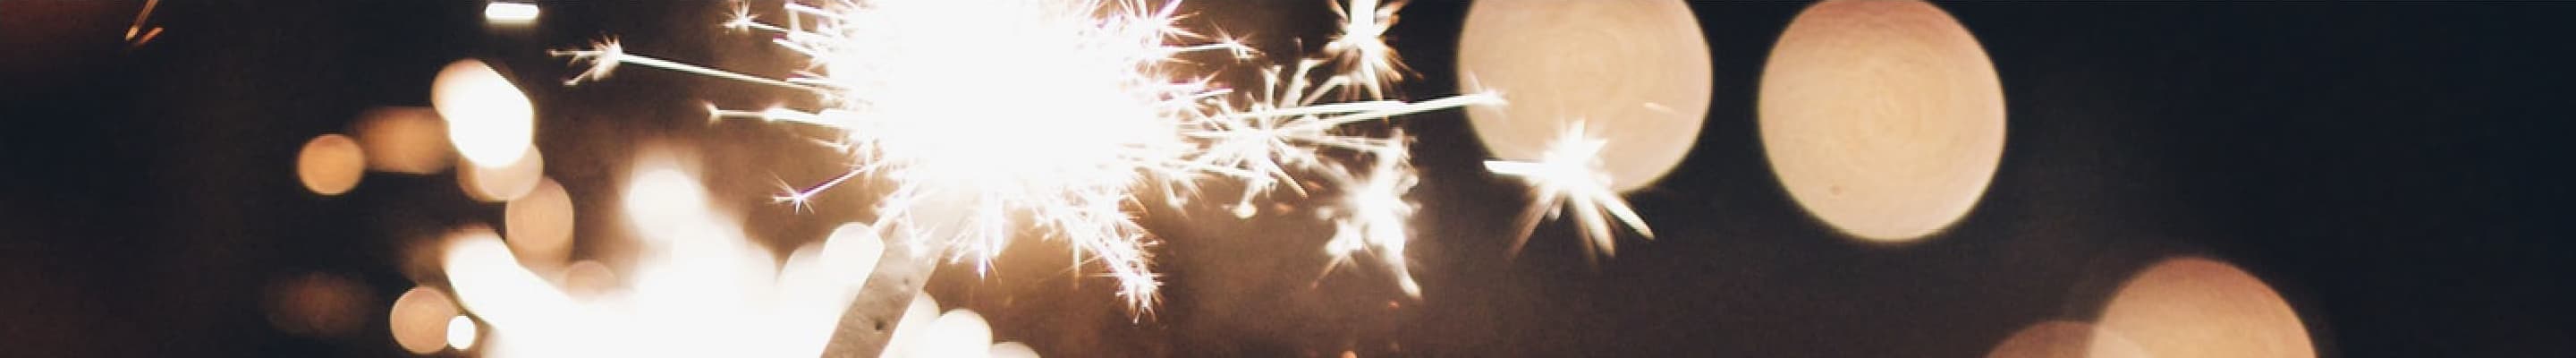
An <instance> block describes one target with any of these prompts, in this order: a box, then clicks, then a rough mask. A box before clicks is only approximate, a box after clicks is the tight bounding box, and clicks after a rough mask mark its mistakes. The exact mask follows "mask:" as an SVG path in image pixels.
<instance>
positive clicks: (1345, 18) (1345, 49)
mask: <svg viewBox="0 0 2576 358" xmlns="http://www.w3.org/2000/svg"><path fill="white" fill-rule="evenodd" d="M1403 7H1404V1H1402V0H1396V1H1388V2H1386V3H1384V4H1382V5H1381V4H1380V3H1379V1H1378V0H1350V6H1348V9H1345V8H1344V6H1342V5H1341V4H1340V3H1333V12H1334V13H1335V14H1339V15H1341V16H1342V33H1341V34H1340V35H1337V36H1335V37H1334V38H1333V40H1332V42H1327V43H1325V44H1324V52H1325V53H1329V54H1332V55H1333V58H1334V59H1335V60H1336V61H1339V62H1341V64H1342V69H1343V71H1344V72H1345V73H1344V74H1343V76H1347V77H1348V81H1346V82H1345V83H1343V86H1345V87H1350V88H1352V89H1355V90H1357V91H1352V92H1345V94H1347V95H1351V96H1354V97H1356V96H1360V95H1365V96H1366V97H1367V98H1385V97H1386V94H1385V91H1386V90H1385V87H1387V86H1391V85H1394V84H1395V83H1396V82H1401V81H1403V80H1404V79H1406V78H1407V77H1410V76H1411V75H1410V72H1411V71H1412V69H1411V68H1409V67H1407V66H1405V65H1404V60H1403V59H1402V58H1400V57H1399V56H1397V55H1396V53H1395V48H1394V47H1393V46H1388V45H1387V43H1386V31H1387V29H1389V28H1392V27H1394V26H1395V20H1396V16H1395V13H1396V10H1398V9H1401V8H1403Z"/></svg>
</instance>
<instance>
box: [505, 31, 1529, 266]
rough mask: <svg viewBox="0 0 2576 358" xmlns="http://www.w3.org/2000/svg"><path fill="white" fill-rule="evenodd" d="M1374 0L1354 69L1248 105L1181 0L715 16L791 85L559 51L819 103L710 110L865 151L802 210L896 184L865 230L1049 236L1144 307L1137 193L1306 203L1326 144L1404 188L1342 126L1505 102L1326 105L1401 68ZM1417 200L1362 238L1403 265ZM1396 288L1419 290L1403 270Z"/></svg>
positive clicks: (1391, 146)
mask: <svg viewBox="0 0 2576 358" xmlns="http://www.w3.org/2000/svg"><path fill="white" fill-rule="evenodd" d="M1375 3H1376V2H1375V1H1369V0H1360V1H1358V2H1356V3H1354V4H1353V5H1354V6H1355V7H1357V8H1360V9H1363V10H1373V11H1371V13H1369V14H1363V15H1361V16H1347V17H1349V18H1351V19H1352V20H1349V21H1350V23H1349V24H1348V28H1347V29H1346V31H1345V34H1344V35H1343V36H1342V37H1340V38H1338V39H1336V40H1335V41H1334V42H1333V44H1332V45H1329V46H1327V47H1326V52H1327V53H1330V54H1333V55H1334V56H1338V58H1340V59H1341V60H1343V61H1356V65H1352V66H1343V67H1344V68H1346V70H1345V71H1346V73H1338V74H1330V75H1328V76H1325V79H1324V81H1322V82H1321V83H1322V85H1321V86H1314V85H1312V84H1313V82H1312V79H1311V78H1310V77H1309V73H1308V70H1309V69H1311V68H1313V67H1315V66H1317V65H1318V63H1319V61H1320V60H1313V59H1300V60H1299V61H1298V62H1297V63H1296V65H1295V70H1294V71H1291V72H1289V73H1287V75H1286V77H1280V75H1281V74H1280V73H1279V71H1278V69H1277V67H1276V65H1268V66H1259V68H1269V72H1268V73H1269V74H1270V75H1271V76H1270V77H1271V80H1270V81H1266V83H1264V86H1263V88H1261V89H1262V90H1263V91H1262V92H1263V93H1258V94H1254V95H1253V96H1251V97H1249V98H1236V97H1234V96H1235V95H1237V93H1236V92H1234V91H1233V90H1232V89H1230V88H1228V87H1227V86H1225V85H1224V84H1221V83H1213V82H1212V81H1211V80H1209V79H1208V78H1212V77H1216V76H1214V74H1208V73H1182V72H1183V71H1184V69H1187V68H1192V67H1190V66H1183V65H1186V64H1185V63H1182V62H1181V60H1179V59H1178V58H1177V57H1179V56H1184V55H1188V54H1193V53H1210V54H1227V55H1231V57H1232V58H1234V59H1237V60H1240V61H1254V60H1261V58H1259V57H1257V56H1255V55H1256V54H1255V52H1254V51H1252V49H1251V48H1250V47H1248V46H1246V45H1243V44H1242V42H1241V41H1240V40H1239V39H1235V38H1227V37H1220V36H1206V35H1201V34H1199V33H1197V32H1193V31H1189V30H1185V29H1183V28H1181V27H1180V26H1178V25H1177V24H1176V23H1177V22H1179V20H1182V19H1184V18H1186V17H1185V16H1182V15H1179V14H1178V12H1177V9H1179V7H1180V4H1179V1H1177V0H1172V1H1162V2H1153V1H1149V0H838V1H830V2H828V3H824V4H820V5H807V4H800V3H796V2H790V3H789V4H787V5H786V6H785V8H786V10H787V16H786V17H785V18H784V19H782V20H784V21H783V22H784V23H785V25H778V24H776V23H771V22H763V21H761V20H760V19H756V18H754V17H753V15H752V13H751V12H750V11H748V9H744V10H742V11H737V12H736V16H735V18H734V19H732V20H731V21H728V22H726V23H725V26H726V27H728V28H730V29H734V30H738V31H750V32H757V33H763V34H769V35H774V36H776V37H775V39H774V40H773V41H772V43H773V44H775V45H777V46H779V47H780V48H783V49H786V50H788V51H791V52H794V53H798V54H802V55H803V56H805V57H807V59H808V62H809V64H808V65H809V66H808V68H807V69H806V70H804V71H802V72H800V74H799V75H797V76H794V77H792V78H786V79H771V78H763V77H757V76H750V75H745V74H740V73H735V72H729V71H722V70H715V69H709V68H704V67H698V66H693V65H688V64H683V63H678V62H673V61H667V60H661V59H655V58H651V57H646V56H640V55H635V54H630V53H626V52H625V51H624V50H623V49H622V48H620V47H619V46H618V45H617V44H616V43H615V42H614V41H603V42H601V43H599V44H596V45H595V46H594V47H593V48H590V49H584V50H569V51H557V52H556V53H557V54H558V55H561V56H570V57H573V58H574V59H575V60H576V61H590V62H591V63H592V66H593V67H591V68H590V69H589V70H588V71H586V72H584V73H583V74H582V76H580V77H576V78H574V79H573V80H575V81H576V82H577V81H580V80H584V79H588V80H598V79H600V78H601V77H603V76H606V75H608V73H609V71H611V70H613V69H615V68H616V66H618V65H620V64H632V65H642V66H648V67H656V68H662V69H669V70H676V71H681V72H686V73H692V74H698V75H705V76H710V77H715V78H722V79H727V80H734V81H741V82H747V83H755V84H761V85H767V86H772V87H778V88H785V89H791V90H795V91H799V92H801V93H807V94H811V95H814V96H816V97H817V98H818V99H820V100H822V103H824V104H825V105H824V106H823V108H821V109H819V110H798V109H787V108H766V109H758V110H724V109H717V110H714V111H713V114H714V115H715V116H717V117H719V118H732V119H748V120H761V121H783V122H789V123H801V124H808V125H819V126H826V127H831V128H837V129H841V130H842V131H843V133H845V137H844V138H839V144H841V145H842V146H843V147H844V148H847V149H848V151H849V152H850V153H851V154H852V155H853V156H855V157H856V159H857V160H856V162H857V163H860V164H859V165H858V166H857V168H853V169H851V170H850V172H849V173H848V174H845V175H842V176H839V177H836V178H832V179H829V180H825V181H822V182H821V184H818V185H813V186H810V187H807V188H804V189H799V190H794V191H792V192H790V193H786V194H783V195H781V196H780V198H781V200H783V201H788V202H793V203H795V204H797V205H805V204H806V203H805V202H806V201H807V200H809V199H810V198H812V197H813V195H814V193H816V192H819V191H823V190H828V189H831V188H832V187H835V186H838V185H842V184H844V183H846V182H848V181H850V180H860V179H870V180H884V181H886V182H889V183H892V184H893V187H895V189H894V190H893V191H892V192H890V193H888V194H886V195H885V196H884V197H881V198H880V199H879V200H877V202H876V203H875V207H876V209H877V210H876V214H877V216H878V218H877V222H876V223H875V224H874V225H873V227H875V228H877V229H878V230H883V231H888V233H886V234H887V235H893V237H899V238H906V239H910V240H915V242H914V243H915V244H916V245H913V246H914V247H937V248H946V253H947V254H948V255H949V256H948V257H949V258H950V259H951V260H963V259H974V260H976V261H977V262H978V264H981V265H989V262H990V260H991V259H992V258H993V255H996V254H999V253H1000V252H1001V250H1002V248H1003V247H1005V246H1007V244H1008V243H1009V241H1010V239H1011V238H1012V237H1014V236H1017V234H1019V233H1021V230H1022V229H1024V228H1031V227H1034V228H1038V229H1042V231H1044V232H1045V233H1046V235H1047V236H1051V237H1059V238H1063V239H1066V240H1070V241H1071V242H1072V243H1073V244H1074V245H1073V246H1074V247H1075V249H1076V250H1075V252H1074V253H1073V254H1074V255H1076V256H1077V257H1078V258H1080V259H1082V260H1084V261H1086V262H1096V263H1099V264H1100V265H1101V266H1103V267H1104V269H1105V270H1106V271H1107V273H1108V276H1109V277H1113V278H1115V279H1116V280H1117V281H1118V282H1119V283H1120V287H1121V291H1120V292H1121V293H1120V294H1121V295H1122V296H1124V297H1125V298H1127V299H1128V302H1129V303H1130V304H1131V306H1132V307H1131V308H1133V309H1135V310H1137V311H1139V312H1142V311H1144V310H1146V309H1149V308H1151V305H1152V304H1153V302H1154V297H1155V290H1156V288H1157V287H1158V286H1159V283H1158V282H1157V280H1156V275H1155V273H1154V272H1153V270H1152V267H1151V265H1152V264H1151V260H1150V259H1151V255H1150V254H1149V253H1148V251H1147V248H1148V247H1149V246H1151V245H1152V244H1153V242H1154V240H1155V239H1154V238H1153V236H1152V235H1151V234H1150V233H1147V232H1146V231H1145V230H1144V229H1143V228H1142V227H1141V226H1139V225H1138V224H1137V222H1136V220H1135V218H1134V215H1135V214H1134V212H1135V211H1137V210H1138V208H1136V207H1135V206H1136V204H1137V203H1138V200H1137V199H1138V196H1139V194H1140V193H1141V192H1146V191H1151V190H1161V192H1160V194H1161V195H1164V196H1165V197H1166V198H1168V199H1171V200H1169V201H1170V202H1172V203H1173V204H1175V205H1177V204H1180V203H1183V202H1186V201H1188V199H1189V198H1190V197H1192V196H1194V195H1195V194H1198V191H1199V189H1198V187H1197V184H1196V181H1198V180H1205V179H1210V178H1214V179H1226V180H1239V181H1242V182H1244V183H1245V184H1246V185H1245V186H1246V187H1247V188H1246V189H1245V192H1244V193H1242V196H1241V198H1242V200H1241V201H1240V202H1238V204H1237V206H1236V209H1237V210H1238V213H1241V214H1244V215H1246V216H1249V215H1250V214H1251V211H1250V208H1251V207H1252V206H1251V205H1249V204H1250V201H1251V200H1252V198H1254V197H1258V196H1261V195H1263V194H1267V193H1269V192H1272V191H1274V190H1275V189H1276V188H1279V187H1281V186H1283V185H1284V186H1286V187H1288V188H1292V189H1295V190H1297V191H1298V192H1299V193H1300V194H1301V195H1302V194H1303V189H1302V188H1301V186H1300V185H1298V184H1297V182H1296V178H1295V176H1294V175H1295V174H1297V173H1303V172H1314V171H1318V170H1316V169H1319V168H1326V167H1325V166H1324V164H1323V163H1325V161H1323V160H1319V158H1318V156H1319V154H1318V151H1321V150H1326V149H1334V150H1350V151H1353V152H1357V153H1366V154H1371V155H1376V156H1378V157H1379V158H1378V159H1376V162H1377V163H1381V165H1379V168H1375V170H1372V173H1371V175H1370V178H1371V180H1373V181H1390V180H1394V179H1391V178H1398V177H1402V178H1407V179H1403V180H1404V181H1405V182H1407V183H1409V181H1410V180H1411V179H1409V178H1410V177H1411V175H1412V174H1411V170H1412V169H1411V168H1410V167H1409V166H1406V165H1405V164H1403V160H1402V159H1401V158H1402V151H1403V147H1402V146H1401V145H1398V144H1397V143H1400V139H1398V138H1378V137H1369V136H1365V135H1359V134H1350V133H1344V129H1343V128H1341V127H1343V126H1345V125H1347V124H1351V123H1358V122H1364V121H1373V120H1384V119H1388V118H1389V117H1393V116H1398V115H1404V114H1411V113H1416V112H1423V111H1431V110H1439V109H1446V108H1454V107H1458V106H1464V105H1472V104H1500V103H1501V100H1500V98H1499V97H1497V96H1494V95H1489V94H1471V95H1464V96H1456V97H1448V98H1443V99H1437V100H1431V101H1424V102H1404V101H1393V100H1373V101H1364V102H1348V103H1318V101H1316V99H1317V98H1319V97H1322V96H1323V95H1324V94H1325V93H1327V92H1328V91H1333V90H1340V91H1365V92H1366V93H1367V95H1368V96H1369V97H1370V98H1380V97H1381V96H1382V95H1380V94H1379V93H1380V92H1381V91H1383V90H1382V88H1381V86H1382V85H1384V84H1385V83H1391V82H1393V81H1395V80H1397V79H1399V78H1401V76H1399V75H1396V72H1395V71H1397V70H1400V69H1401V65H1400V64H1397V63H1396V62H1395V59H1394V55H1393V51H1392V49H1390V48H1388V47H1387V46H1386V44H1385V43H1384V42H1383V41H1380V40H1378V39H1377V38H1378V36H1379V35H1380V34H1383V33H1384V31H1385V27H1384V26H1385V25H1387V24H1389V23H1391V22H1392V21H1393V20H1394V14H1393V13H1394V10H1395V7H1394V6H1387V7H1378V6H1376V4H1375ZM1345 94H1346V97H1357V96H1349V95H1348V93H1347V92H1346V93H1345ZM1238 102H1243V103H1247V104H1238ZM1390 156H1391V157H1390ZM1322 171H1323V172H1332V171H1330V170H1322ZM1364 186H1368V187H1370V188H1367V189H1360V190H1359V191H1356V192H1355V193H1367V194H1369V195H1381V196H1385V198H1381V199H1371V200H1358V201H1355V202H1367V203H1374V202H1376V201H1381V200H1394V201H1398V202H1400V201H1401V199H1400V198H1397V196H1399V195H1400V193H1401V192H1402V191H1403V186H1405V185H1398V186H1394V187H1389V188H1377V186H1383V185H1381V184H1376V183H1375V182H1372V183H1371V184H1365V185H1364ZM1365 205H1379V204H1365ZM1389 205H1392V204H1389ZM1410 205H1411V204H1410V203H1402V204H1401V205H1393V206H1397V207H1402V210H1390V209H1388V208H1376V209H1358V210H1355V211H1353V212H1355V213H1359V214H1360V215H1361V216H1360V217H1357V219H1355V220H1360V222H1364V223H1365V224H1363V226H1366V227H1368V228H1369V229H1367V230H1365V231H1368V232H1392V233H1394V234H1392V238H1381V237H1380V236H1386V235H1375V234H1372V235H1362V236H1364V237H1367V239H1364V240H1363V241H1365V242H1368V243H1369V244H1370V245H1371V246H1373V247H1375V248H1376V249H1375V250H1377V251H1380V252H1379V254H1380V255H1383V256H1384V257H1388V261H1389V263H1390V264H1393V265H1396V266H1398V267H1399V268H1398V270H1399V272H1401V268H1400V267H1401V266H1402V262H1403V261H1402V255H1401V252H1402V249H1401V245H1402V242H1403V238H1402V232H1403V229H1402V225H1403V223H1402V219H1401V218H1402V217H1403V216H1404V215H1406V214H1409V212H1410V211H1411V209H1410ZM1336 242H1337V243H1339V242H1343V240H1340V239H1336ZM1337 245H1339V244H1337ZM1344 252H1347V250H1346V251H1344ZM1404 284H1405V285H1406V289H1407V291H1408V292H1412V291H1414V290H1415V289H1414V288H1412V285H1411V280H1410V279H1406V280H1405V281H1404Z"/></svg>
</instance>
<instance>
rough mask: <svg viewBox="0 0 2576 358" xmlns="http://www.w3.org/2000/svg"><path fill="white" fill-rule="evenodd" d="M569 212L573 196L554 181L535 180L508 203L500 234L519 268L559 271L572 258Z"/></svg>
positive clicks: (571, 227) (571, 225)
mask: <svg viewBox="0 0 2576 358" xmlns="http://www.w3.org/2000/svg"><path fill="white" fill-rule="evenodd" d="M531 157H534V156H531ZM572 209H573V206H572V195H571V194H569V193H566V192H564V188H563V185H562V184H557V183H555V181H554V180H553V179H543V178H540V179H538V180H537V183H536V187H535V188H534V189H531V190H530V191H529V192H528V193H527V195H522V196H520V197H519V198H518V199H517V200H511V201H510V204H509V206H508V207H506V208H504V210H503V214H502V220H503V221H502V224H503V225H502V230H504V231H505V233H506V234H507V235H505V236H504V237H506V238H508V240H509V243H510V253H512V254H516V255H517V256H518V258H519V264H521V265H525V266H528V267H532V268H552V267H562V266H563V265H564V260H568V259H570V258H571V256H572V244H573V242H572V229H573V212H572Z"/></svg>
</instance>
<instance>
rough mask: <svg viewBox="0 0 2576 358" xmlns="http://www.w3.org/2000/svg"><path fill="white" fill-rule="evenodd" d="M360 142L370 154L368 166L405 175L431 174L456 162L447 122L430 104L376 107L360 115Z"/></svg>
mask: <svg viewBox="0 0 2576 358" xmlns="http://www.w3.org/2000/svg"><path fill="white" fill-rule="evenodd" d="M352 132H355V133H357V135H358V145H359V146H361V147H364V148H365V149H366V150H365V152H366V154H367V169H372V170H376V171H384V172H394V173H406V174H432V173H437V172H439V171H444V170H447V166H448V165H449V164H452V163H454V162H455V161H456V160H455V159H454V158H455V152H456V151H455V149H454V148H453V147H451V146H450V145H449V144H448V143H447V122H446V121H445V120H441V119H439V118H438V111H437V110H432V109H429V108H428V107H376V108H373V109H368V110H367V111H366V112H364V113H361V114H359V115H358V123H357V128H356V130H354V131H352Z"/></svg>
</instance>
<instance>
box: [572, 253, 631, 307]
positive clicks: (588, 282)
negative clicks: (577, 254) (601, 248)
mask: <svg viewBox="0 0 2576 358" xmlns="http://www.w3.org/2000/svg"><path fill="white" fill-rule="evenodd" d="M558 282H560V284H561V285H563V290H564V295H566V296H571V297H572V298H573V299H577V300H590V299H597V298H600V297H605V296H607V295H608V294H609V293H610V292H612V291H616V290H617V287H618V286H620V285H619V284H618V282H617V272H616V271H610V270H609V269H608V265H607V264H601V263H599V262H598V261H590V260H582V261H580V262H574V263H572V264H571V265H567V266H564V271H563V276H562V278H560V279H558Z"/></svg>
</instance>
